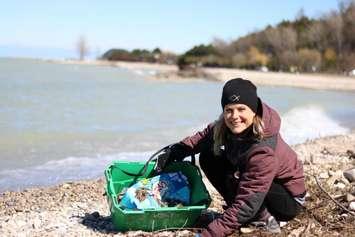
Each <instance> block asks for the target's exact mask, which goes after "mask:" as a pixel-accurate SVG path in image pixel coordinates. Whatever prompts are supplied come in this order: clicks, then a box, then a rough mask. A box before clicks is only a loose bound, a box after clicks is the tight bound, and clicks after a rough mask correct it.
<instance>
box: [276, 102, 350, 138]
mask: <svg viewBox="0 0 355 237" xmlns="http://www.w3.org/2000/svg"><path fill="white" fill-rule="evenodd" d="M348 132H349V129H348V128H345V127H342V126H341V125H340V124H339V122H337V121H336V120H334V119H332V118H331V117H330V116H329V115H327V113H326V112H325V111H324V109H322V108H321V107H319V106H315V105H309V106H305V107H297V108H294V109H292V110H290V111H288V112H287V113H286V114H284V115H283V116H282V123H281V134H282V135H283V137H284V139H285V141H286V142H287V143H289V144H291V145H292V144H299V143H302V142H305V141H307V140H309V139H315V138H319V137H325V136H332V135H338V134H345V133H348Z"/></svg>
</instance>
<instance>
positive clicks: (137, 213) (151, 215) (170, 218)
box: [105, 161, 211, 231]
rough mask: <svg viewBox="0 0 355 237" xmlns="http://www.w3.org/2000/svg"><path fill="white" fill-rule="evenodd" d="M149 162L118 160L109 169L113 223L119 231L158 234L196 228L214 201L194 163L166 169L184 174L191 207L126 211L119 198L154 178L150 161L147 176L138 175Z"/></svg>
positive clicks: (107, 173) (177, 164)
mask: <svg viewBox="0 0 355 237" xmlns="http://www.w3.org/2000/svg"><path fill="white" fill-rule="evenodd" d="M144 165H145V162H127V161H115V162H113V163H112V164H111V165H110V166H109V167H108V168H107V169H106V170H105V176H106V193H107V201H108V204H109V207H110V212H111V217H112V222H113V224H114V226H115V228H116V229H117V230H119V231H128V230H143V231H155V230H161V229H166V228H184V227H192V226H193V225H194V224H195V222H196V220H197V218H198V217H199V216H200V215H201V212H202V211H203V210H205V209H207V208H208V206H209V204H210V202H211V198H210V195H209V193H208V191H207V189H206V187H205V185H204V183H203V181H202V176H201V173H200V171H199V168H198V167H196V166H195V165H192V164H191V163H190V162H175V163H172V164H171V165H169V166H168V167H166V168H165V169H164V172H165V173H170V172H181V173H182V174H183V175H184V176H186V178H187V180H188V183H189V187H190V200H189V205H187V206H182V207H181V206H175V207H160V208H149V209H142V210H137V209H136V210H131V209H125V208H122V206H120V205H119V201H118V200H117V198H118V197H119V194H120V193H121V192H122V191H123V190H124V189H127V188H128V187H130V186H131V185H132V184H134V183H136V182H137V181H138V180H143V179H147V178H150V177H152V176H153V175H154V174H153V168H154V165H155V162H149V163H148V166H147V168H146V171H145V172H144V174H142V175H141V176H140V177H134V176H132V175H129V173H135V174H138V173H139V172H140V171H141V170H142V169H143V167H144Z"/></svg>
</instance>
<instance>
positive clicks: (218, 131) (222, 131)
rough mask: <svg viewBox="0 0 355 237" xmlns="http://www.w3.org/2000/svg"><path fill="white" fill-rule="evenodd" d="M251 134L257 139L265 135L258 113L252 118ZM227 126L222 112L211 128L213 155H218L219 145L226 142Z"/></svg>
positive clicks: (219, 151)
mask: <svg viewBox="0 0 355 237" xmlns="http://www.w3.org/2000/svg"><path fill="white" fill-rule="evenodd" d="M252 126H253V134H254V136H255V138H256V139H257V140H262V139H263V138H264V137H265V133H264V123H263V121H262V119H261V117H260V116H259V115H257V114H256V115H255V116H254V118H253V124H252ZM227 131H228V127H227V125H226V123H225V121H224V117H223V113H222V114H221V115H220V116H219V117H218V120H217V121H216V122H215V125H214V128H213V141H214V142H213V152H214V154H215V155H220V153H221V146H223V145H224V144H225V143H226V140H227Z"/></svg>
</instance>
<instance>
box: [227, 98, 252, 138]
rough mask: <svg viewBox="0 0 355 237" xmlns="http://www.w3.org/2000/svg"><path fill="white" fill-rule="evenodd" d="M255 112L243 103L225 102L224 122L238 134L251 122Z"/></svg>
mask: <svg viewBox="0 0 355 237" xmlns="http://www.w3.org/2000/svg"><path fill="white" fill-rule="evenodd" d="M254 116H255V113H254V112H253V111H252V110H251V109H250V108H249V106H247V105H245V104H227V105H226V106H225V107H224V110H223V117H224V122H225V123H226V125H227V127H228V128H229V129H230V130H231V132H232V133H234V134H240V133H242V132H243V131H244V130H245V129H247V128H248V127H249V126H250V125H251V124H252V123H253V118H254Z"/></svg>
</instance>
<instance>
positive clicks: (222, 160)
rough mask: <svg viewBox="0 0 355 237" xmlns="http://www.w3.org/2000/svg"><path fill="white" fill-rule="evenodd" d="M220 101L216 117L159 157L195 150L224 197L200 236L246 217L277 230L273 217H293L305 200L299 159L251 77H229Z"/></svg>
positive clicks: (221, 232) (224, 230) (228, 228)
mask: <svg viewBox="0 0 355 237" xmlns="http://www.w3.org/2000/svg"><path fill="white" fill-rule="evenodd" d="M221 104H222V108H223V113H222V115H221V116H220V117H219V119H218V120H217V121H216V122H214V123H212V124H210V125H208V126H207V128H205V129H204V130H203V131H201V132H198V133H196V134H195V135H193V136H190V137H187V138H185V139H184V140H182V141H181V142H179V143H177V144H174V145H172V146H171V147H170V150H169V151H168V152H167V153H166V154H165V156H161V157H160V158H161V159H162V158H163V157H165V158H166V159H167V160H166V161H167V162H172V161H179V160H182V159H183V158H184V157H186V156H189V155H191V154H197V153H200V158H199V161H200V166H201V168H202V170H203V171H204V173H205V174H206V176H207V178H208V179H209V181H210V182H211V183H212V185H213V186H214V187H215V188H216V189H217V191H218V192H219V193H220V194H221V195H222V197H223V198H224V200H225V202H226V204H227V206H226V208H225V211H224V213H223V215H222V216H221V217H220V218H218V219H215V220H213V221H212V222H211V223H210V224H209V225H208V227H207V228H206V229H204V231H203V232H202V233H201V236H227V235H230V234H232V233H233V232H234V231H236V230H237V229H238V228H239V227H240V226H241V225H243V224H246V223H250V222H255V223H259V224H260V223H263V224H264V226H265V227H266V229H268V230H269V231H271V232H276V233H279V232H280V227H279V225H278V222H277V221H288V220H290V219H292V218H294V217H295V216H296V215H297V214H298V212H299V211H300V209H301V207H302V204H303V203H304V196H305V193H306V191H305V185H304V174H303V167H302V163H301V162H300V161H299V160H298V159H297V155H296V153H295V152H294V151H293V150H292V149H291V148H290V147H289V146H288V145H287V144H286V143H285V142H284V141H283V139H282V138H281V135H280V133H279V130H280V123H281V121H280V117H279V115H278V114H277V113H276V111H275V110H273V109H272V108H270V107H269V106H268V105H266V104H265V103H263V102H261V100H260V99H259V98H258V96H257V92H256V87H255V86H254V85H253V84H252V83H251V82H250V81H248V80H244V79H241V78H237V79H232V80H230V81H228V82H227V83H226V84H225V85H224V87H223V92H222V99H221ZM276 220H277V221H276Z"/></svg>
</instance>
